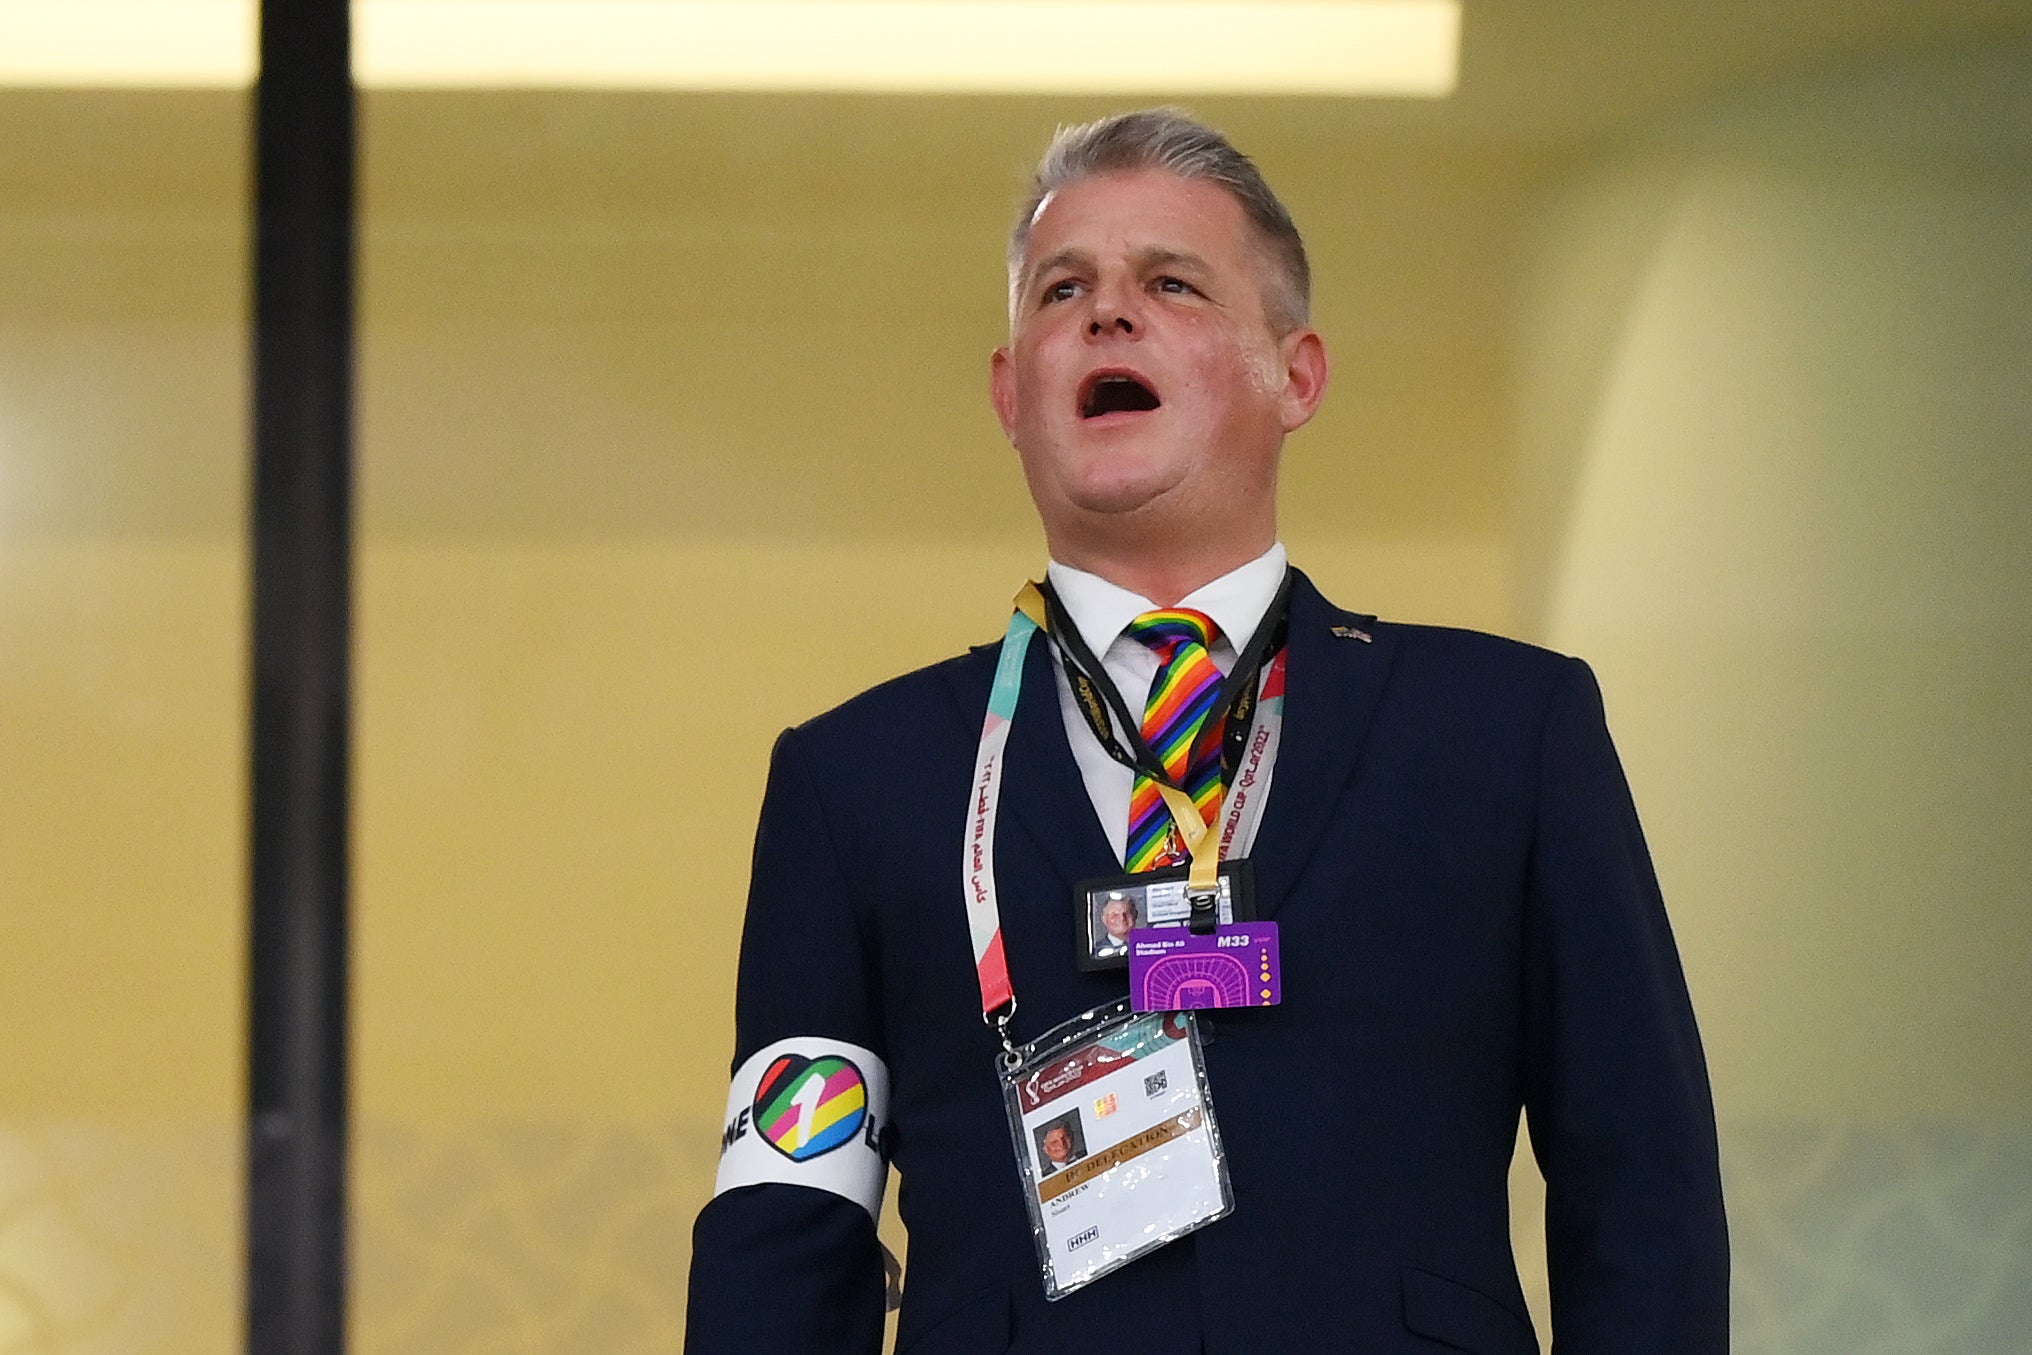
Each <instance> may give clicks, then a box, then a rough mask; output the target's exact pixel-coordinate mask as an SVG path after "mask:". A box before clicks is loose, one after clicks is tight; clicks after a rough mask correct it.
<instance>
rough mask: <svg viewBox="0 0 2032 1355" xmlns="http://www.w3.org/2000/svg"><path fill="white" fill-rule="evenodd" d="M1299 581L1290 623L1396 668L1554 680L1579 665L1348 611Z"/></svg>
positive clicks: (1460, 632)
mask: <svg viewBox="0 0 2032 1355" xmlns="http://www.w3.org/2000/svg"><path fill="white" fill-rule="evenodd" d="M1300 579H1301V580H1302V581H1303V584H1304V587H1303V588H1302V589H1301V591H1300V592H1299V593H1296V594H1294V596H1293V600H1292V601H1293V613H1292V616H1293V621H1294V622H1303V623H1310V624H1313V625H1320V626H1324V627H1325V628H1326V629H1327V631H1328V633H1330V634H1332V635H1333V636H1335V637H1336V638H1337V639H1338V640H1346V641H1354V642H1357V643H1361V644H1365V645H1374V646H1376V647H1377V648H1378V649H1379V650H1381V651H1382V652H1384V653H1387V654H1389V655H1390V656H1391V659H1392V661H1393V662H1394V663H1396V664H1399V665H1410V666H1413V667H1416V668H1420V669H1423V668H1428V667H1431V668H1443V669H1447V670H1451V671H1453V672H1457V673H1460V674H1462V675H1464V676H1473V675H1478V674H1486V675H1489V676H1492V677H1497V678H1501V677H1513V678H1514V677H1522V678H1527V679H1528V678H1532V677H1537V678H1540V679H1542V680H1545V681H1556V680H1557V679H1558V678H1559V676H1560V675H1561V674H1563V673H1567V672H1570V671H1572V670H1573V669H1575V668H1577V667H1584V665H1582V664H1580V662H1579V661H1578V660H1576V659H1573V658H1569V657H1568V656H1567V655H1564V654H1561V653H1559V652H1557V651H1556V650H1551V649H1547V648H1545V647H1544V646H1542V645H1535V644H1531V643H1528V642H1527V641H1523V640H1513V639H1510V638H1509V637H1507V636H1503V635H1496V634H1492V633H1490V632H1488V631H1480V630H1469V629H1467V628H1465V627H1461V626H1437V625H1429V624H1425V623H1421V622H1416V621H1394V620H1386V619H1383V618H1381V617H1378V616H1377V615H1376V614H1374V613H1372V612H1358V611H1351V610H1349V609H1347V608H1344V607H1341V606H1339V605H1338V604H1336V603H1334V602H1332V601H1331V600H1329V599H1328V598H1327V597H1326V596H1325V595H1323V594H1321V593H1320V592H1319V590H1318V588H1317V587H1316V586H1314V585H1313V584H1312V582H1311V580H1309V579H1305V578H1304V576H1303V575H1300ZM1305 594H1310V596H1309V597H1307V596H1305Z"/></svg>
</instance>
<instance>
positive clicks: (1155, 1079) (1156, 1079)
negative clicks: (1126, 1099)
mask: <svg viewBox="0 0 2032 1355" xmlns="http://www.w3.org/2000/svg"><path fill="white" fill-rule="evenodd" d="M1163 1090H1164V1074H1163V1073H1162V1072H1155V1073H1152V1074H1150V1076H1148V1077H1146V1078H1144V1079H1143V1094H1144V1095H1145V1096H1155V1095H1157V1093H1159V1092H1161V1091H1163Z"/></svg>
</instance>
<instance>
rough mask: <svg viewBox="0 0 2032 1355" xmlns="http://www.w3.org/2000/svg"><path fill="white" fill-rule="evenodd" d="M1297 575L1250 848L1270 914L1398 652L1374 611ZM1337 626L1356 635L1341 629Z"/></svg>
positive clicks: (1312, 836)
mask: <svg viewBox="0 0 2032 1355" xmlns="http://www.w3.org/2000/svg"><path fill="white" fill-rule="evenodd" d="M1293 573H1294V574H1297V578H1296V580H1295V582H1294V584H1293V587H1292V590H1291V630H1290V639H1289V641H1288V644H1289V656H1288V657H1287V659H1286V660H1285V664H1286V668H1285V695H1284V736H1283V739H1282V740H1281V741H1280V742H1279V744H1278V748H1277V767H1276V771H1275V772H1274V773H1273V774H1272V779H1271V782H1270V802H1269V804H1268V805H1266V806H1265V807H1264V812H1263V826H1262V828H1261V830H1260V831H1259V832H1258V833H1257V835H1256V843H1255V847H1254V849H1253V850H1252V851H1251V852H1250V856H1251V857H1252V858H1253V860H1254V862H1255V868H1256V890H1257V899H1256V907H1257V911H1258V913H1259V915H1261V916H1263V917H1266V918H1267V917H1270V916H1272V915H1273V914H1274V913H1275V911H1276V909H1277V906H1278V905H1279V904H1280V903H1282V902H1283V900H1284V898H1285V896H1286V895H1288V894H1289V893H1290V892H1291V890H1292V887H1293V886H1294V885H1296V884H1297V883H1298V877H1299V875H1300V874H1301V873H1302V872H1303V870H1304V869H1305V866H1306V863H1307V862H1308V861H1309V860H1310V859H1311V857H1312V854H1313V852H1314V851H1315V850H1316V849H1317V848H1318V846H1319V840H1320V836H1321V835H1322V834H1323V833H1324V832H1325V831H1326V826H1327V823H1328V821H1329V820H1330V819H1331V818H1332V816H1333V812H1334V809H1335V806H1336V805H1337V804H1338V803H1339V801H1340V798H1341V795H1342V792H1343V791H1344V790H1345V789H1346V787H1347V784H1348V780H1349V778H1350V777H1351V776H1352V775H1353V774H1354V770H1355V764H1356V762H1357V761H1359V760H1360V757H1361V752H1362V745H1363V743H1364V741H1365V739H1366V737H1367V735H1368V731H1369V724H1370V722H1371V720H1372V719H1373V718H1374V717H1375V713H1376V705H1377V703H1378V702H1379V701H1380V700H1381V699H1382V695H1383V686H1384V683H1385V680H1386V679H1387V678H1388V676H1389V672H1390V665H1391V660H1392V659H1393V657H1394V655H1395V643H1394V641H1393V640H1392V639H1391V637H1390V633H1389V631H1388V629H1387V628H1385V627H1380V626H1377V625H1376V624H1375V618H1373V617H1368V616H1359V615H1356V614H1354V613H1350V612H1343V611H1341V610H1340V609H1339V608H1337V607H1335V606H1334V605H1333V604H1332V603H1330V602H1328V601H1327V600H1326V599H1325V598H1324V597H1321V596H1320V593H1319V590H1318V589H1317V588H1315V587H1313V585H1312V581H1311V580H1310V579H1308V578H1306V577H1305V575H1304V574H1302V573H1298V572H1297V571H1295V570H1294V571H1293ZM1335 627H1340V628H1342V630H1343V631H1344V632H1350V633H1345V634H1336V633H1335V630H1334V628H1335ZM1363 636H1367V637H1368V638H1367V639H1366V640H1365V639H1363V638H1362V637H1363Z"/></svg>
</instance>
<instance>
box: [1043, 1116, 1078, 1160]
mask: <svg viewBox="0 0 2032 1355" xmlns="http://www.w3.org/2000/svg"><path fill="white" fill-rule="evenodd" d="M1044 1155H1045V1156H1046V1157H1048V1158H1050V1159H1051V1160H1052V1161H1053V1162H1056V1163H1059V1164H1060V1165H1063V1164H1065V1163H1066V1162H1069V1161H1071V1160H1072V1135H1070V1134H1068V1133H1066V1132H1065V1126H1064V1125H1053V1126H1052V1127H1051V1128H1049V1129H1047V1130H1045V1131H1044Z"/></svg>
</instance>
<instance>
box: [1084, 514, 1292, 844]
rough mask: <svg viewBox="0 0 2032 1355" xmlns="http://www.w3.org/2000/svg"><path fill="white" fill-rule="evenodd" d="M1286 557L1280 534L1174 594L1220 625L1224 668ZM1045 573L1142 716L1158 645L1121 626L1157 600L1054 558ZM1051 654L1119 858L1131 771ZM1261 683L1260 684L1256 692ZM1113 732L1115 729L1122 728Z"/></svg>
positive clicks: (1244, 644)
mask: <svg viewBox="0 0 2032 1355" xmlns="http://www.w3.org/2000/svg"><path fill="white" fill-rule="evenodd" d="M1287 561H1288V557H1287V556H1286V554H1285V551H1284V543H1283V542H1281V541H1280V542H1278V543H1277V544H1276V545H1274V546H1272V547H1270V549H1269V550H1267V551H1265V552H1263V554H1261V555H1259V556H1257V557H1256V558H1255V559H1253V560H1251V561H1249V563H1248V564H1246V565H1243V566H1241V567H1240V568H1239V569H1234V570H1230V571H1229V572H1228V573H1226V574H1223V575H1221V577H1219V578H1218V579H1215V580H1214V581H1213V582H1212V583H1209V584H1207V585H1205V586H1204V587H1201V588H1196V589H1194V590H1193V591H1192V592H1190V593H1188V594H1186V595H1185V596H1184V597H1182V598H1180V599H1179V600H1178V603H1177V605H1178V606H1180V607H1190V608H1191V609H1192V610H1193V611H1196V612H1205V613H1206V614H1207V615H1208V616H1210V617H1212V618H1213V622H1214V625H1216V626H1218V627H1219V628H1220V634H1219V635H1217V636H1215V637H1214V642H1213V644H1212V645H1211V646H1210V647H1209V650H1208V652H1209V653H1210V654H1211V655H1212V657H1213V661H1214V666H1215V667H1216V668H1218V669H1220V670H1221V672H1222V674H1224V675H1225V674H1226V673H1227V672H1228V671H1229V670H1230V669H1232V668H1233V667H1234V666H1235V662H1236V660H1237V659H1239V658H1240V657H1241V653H1242V651H1243V650H1244V649H1246V648H1248V646H1249V641H1250V640H1251V639H1253V638H1254V637H1255V634H1256V627H1258V626H1260V625H1262V624H1263V617H1264V614H1265V613H1267V612H1268V611H1269V610H1270V604H1271V603H1272V602H1275V601H1276V600H1277V588H1278V585H1279V584H1281V583H1283V582H1284V569H1285V565H1286V563H1287ZM1045 577H1047V578H1049V579H1050V580H1051V586H1052V588H1053V589H1054V590H1055V591H1056V592H1057V593H1058V600H1059V601H1060V602H1061V603H1063V604H1064V605H1065V611H1066V615H1068V616H1069V617H1071V618H1072V624H1073V626H1074V628H1075V629H1077V630H1078V631H1079V634H1080V639H1082V640H1084V641H1086V645H1087V648H1088V649H1089V650H1091V651H1092V652H1093V653H1094V654H1095V655H1096V656H1097V657H1098V658H1099V659H1100V661H1101V667H1102V668H1103V669H1105V670H1106V673H1107V677H1108V680H1109V681H1110V682H1113V683H1114V684H1115V689H1116V690H1117V691H1119V692H1120V693H1121V694H1122V702H1123V704H1124V705H1126V706H1127V707H1128V708H1129V710H1130V711H1131V713H1133V714H1134V715H1135V716H1136V718H1137V719H1138V720H1141V719H1142V717H1143V703H1144V701H1145V700H1146V699H1147V698H1148V697H1149V695H1150V681H1151V679H1152V678H1154V677H1156V676H1157V652H1156V651H1155V650H1153V649H1151V648H1150V646H1148V645H1146V644H1144V643H1143V642H1142V641H1141V640H1137V639H1133V638H1131V637H1129V636H1127V635H1124V634H1123V633H1122V632H1123V631H1124V630H1125V629H1127V628H1128V625H1129V623H1130V622H1132V621H1134V620H1135V619H1136V618H1137V617H1139V616H1141V615H1143V613H1145V612H1152V611H1156V610H1157V609H1158V608H1157V604H1156V603H1154V602H1152V601H1151V600H1150V599H1149V598H1146V597H1143V596H1142V595H1140V594H1137V593H1132V592H1130V591H1129V590H1128V589H1126V588H1122V587H1120V586H1118V585H1116V584H1112V583H1109V582H1108V581H1107V580H1106V579H1104V578H1102V577H1101V576H1100V575H1098V574H1089V573H1087V572H1086V571H1084V570H1079V569H1074V568H1072V566H1070V565H1062V564H1060V563H1058V562H1057V561H1056V560H1054V561H1052V562H1051V567H1050V569H1049V570H1047V571H1046V575H1045ZM1051 657H1052V668H1053V671H1054V672H1056V673H1057V674H1058V706H1059V713H1060V715H1061V716H1063V717H1064V719H1065V737H1066V739H1067V741H1068V742H1069V743H1071V744H1072V756H1073V761H1075V762H1077V763H1078V764H1079V769H1080V778H1081V779H1082V780H1084V781H1085V782H1086V786H1087V798H1088V799H1090V800H1092V801H1093V804H1094V814H1095V816H1096V817H1097V818H1099V819H1100V821H1101V828H1102V830H1103V831H1104V832H1106V833H1107V835H1108V845H1110V846H1111V847H1113V848H1114V849H1115V859H1116V860H1117V861H1120V860H1121V859H1122V858H1123V855H1124V853H1125V852H1126V850H1127V848H1128V841H1129V793H1130V791H1131V789H1132V788H1133V787H1134V785H1135V781H1136V774H1135V773H1134V772H1132V771H1130V770H1129V769H1128V768H1127V767H1124V766H1123V765H1122V764H1121V763H1119V762H1117V761H1115V760H1114V759H1113V758H1111V757H1109V756H1108V752H1107V750H1106V749H1105V748H1103V747H1101V741H1100V740H1099V739H1097V738H1095V737H1094V731H1093V729H1092V728H1091V727H1089V726H1088V724H1087V721H1086V716H1084V715H1082V714H1081V713H1080V708H1079V705H1078V703H1077V701H1076V699H1075V698H1074V696H1073V694H1072V683H1071V682H1070V681H1069V680H1068V679H1067V678H1066V675H1065V663H1064V661H1063V660H1062V659H1060V657H1059V654H1058V648H1057V646H1055V645H1054V646H1053V647H1052V651H1051ZM1261 690H1262V689H1261V687H1260V686H1259V687H1258V688H1257V691H1258V693H1259V694H1260V693H1261ZM1116 736H1117V737H1118V738H1119V737H1120V731H1117V734H1116ZM1123 742H1124V744H1125V745H1126V743H1127V741H1126V740H1124V741H1123ZM1273 771H1275V765H1274V763H1273V764H1271V765H1266V766H1265V767H1264V768H1263V773H1262V777H1263V779H1262V787H1263V791H1262V793H1263V795H1264V796H1265V797H1266V798H1267V797H1268V796H1269V794H1270V778H1271V773H1272V772H1273ZM1254 836H1255V832H1254V829H1253V827H1252V828H1251V829H1249V830H1248V831H1247V832H1246V833H1245V835H1244V837H1245V838H1247V839H1253V838H1254ZM1249 847H1250V842H1249V841H1247V840H1244V839H1237V840H1236V841H1235V842H1234V843H1232V844H1230V846H1229V849H1228V850H1229V854H1230V855H1232V856H1246V855H1248V852H1249Z"/></svg>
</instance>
